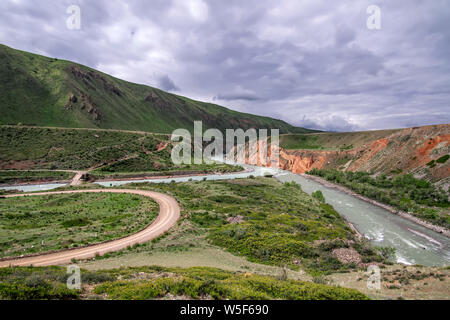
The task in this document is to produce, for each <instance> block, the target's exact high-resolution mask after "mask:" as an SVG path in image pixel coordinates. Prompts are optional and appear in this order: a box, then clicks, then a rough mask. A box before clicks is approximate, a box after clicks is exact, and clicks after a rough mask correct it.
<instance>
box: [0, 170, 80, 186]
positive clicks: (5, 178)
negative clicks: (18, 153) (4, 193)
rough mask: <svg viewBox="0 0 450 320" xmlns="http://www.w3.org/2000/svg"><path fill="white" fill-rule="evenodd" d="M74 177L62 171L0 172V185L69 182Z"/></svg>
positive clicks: (72, 174)
mask: <svg viewBox="0 0 450 320" xmlns="http://www.w3.org/2000/svg"><path fill="white" fill-rule="evenodd" d="M74 175H75V173H72V172H64V171H15V170H9V171H0V184H2V183H3V184H15V183H19V182H20V183H22V182H46V181H60V180H70V179H72V178H73V176H74Z"/></svg>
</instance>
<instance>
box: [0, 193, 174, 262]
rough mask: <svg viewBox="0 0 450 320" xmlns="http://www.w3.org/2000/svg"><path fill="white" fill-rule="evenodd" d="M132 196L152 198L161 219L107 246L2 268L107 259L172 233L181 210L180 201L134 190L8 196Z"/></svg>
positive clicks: (163, 195)
mask: <svg viewBox="0 0 450 320" xmlns="http://www.w3.org/2000/svg"><path fill="white" fill-rule="evenodd" d="M86 192H90V193H130V194H136V195H140V196H144V197H149V198H152V199H153V200H155V201H156V202H157V203H158V205H159V215H158V217H157V218H156V219H155V220H154V221H153V222H152V223H151V224H150V225H149V226H148V227H146V228H145V229H144V230H141V231H139V232H138V233H135V234H133V235H130V236H127V237H124V238H121V239H117V240H112V241H109V242H105V243H100V244H95V245H92V246H88V247H83V248H77V249H73V250H65V251H60V252H55V253H49V254H42V255H39V256H33V257H24V258H17V259H11V260H4V261H0V267H8V266H29V265H33V266H49V265H59V264H66V263H70V262H71V261H72V259H90V258H94V257H95V256H96V255H104V254H105V253H108V252H113V251H119V250H122V249H125V248H127V247H128V246H133V245H134V244H136V243H139V244H141V243H145V242H148V241H150V240H152V239H155V238H157V237H159V236H160V235H162V234H164V233H165V232H167V231H168V230H169V229H171V228H172V227H173V226H174V225H175V224H176V223H177V221H178V219H179V218H180V207H179V205H178V203H177V201H176V200H175V199H174V198H172V197H170V196H168V195H165V194H162V193H158V192H152V191H144V190H131V189H97V190H73V191H57V192H40V193H31V194H18V195H7V196H6V197H7V198H11V197H24V196H42V195H53V194H66V193H86Z"/></svg>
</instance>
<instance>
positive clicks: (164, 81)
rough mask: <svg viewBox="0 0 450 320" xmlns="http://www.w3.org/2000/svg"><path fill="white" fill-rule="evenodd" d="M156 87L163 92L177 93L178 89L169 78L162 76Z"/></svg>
mask: <svg viewBox="0 0 450 320" xmlns="http://www.w3.org/2000/svg"><path fill="white" fill-rule="evenodd" d="M158 86H159V88H161V89H163V90H165V91H179V90H180V88H178V87H177V86H176V85H175V83H174V82H173V81H172V79H170V78H169V76H168V75H167V74H166V75H163V76H161V77H160V78H159V80H158Z"/></svg>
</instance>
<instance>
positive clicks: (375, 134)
mask: <svg viewBox="0 0 450 320" xmlns="http://www.w3.org/2000/svg"><path fill="white" fill-rule="evenodd" d="M397 131H399V130H395V129H394V130H377V131H361V132H323V133H312V134H285V135H282V136H281V137H280V146H281V147H282V148H284V149H304V150H308V149H309V150H349V149H353V148H359V147H361V146H363V145H365V144H367V143H370V142H372V141H375V140H378V139H382V138H385V137H387V136H389V135H391V134H392V133H394V132H397Z"/></svg>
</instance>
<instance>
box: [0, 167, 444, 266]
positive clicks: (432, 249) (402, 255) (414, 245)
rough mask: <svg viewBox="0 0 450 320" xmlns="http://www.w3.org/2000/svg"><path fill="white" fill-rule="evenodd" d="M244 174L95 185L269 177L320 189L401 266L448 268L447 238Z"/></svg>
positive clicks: (360, 205)
mask: <svg viewBox="0 0 450 320" xmlns="http://www.w3.org/2000/svg"><path fill="white" fill-rule="evenodd" d="M244 167H245V169H246V172H239V173H229V174H214V175H206V176H190V177H173V178H167V179H143V180H127V181H110V182H96V183H97V184H99V185H102V186H105V187H116V186H120V185H125V184H129V183H139V182H149V183H170V182H172V181H175V182H186V181H189V180H192V181H201V180H203V179H205V178H206V179H207V180H228V179H237V178H248V177H250V176H264V175H267V174H271V175H273V176H274V177H275V178H276V179H278V180H279V181H281V182H292V181H295V182H296V183H298V184H300V185H301V186H302V189H303V191H305V192H307V193H309V194H311V193H312V192H314V191H316V190H321V191H322V193H323V195H324V196H325V199H326V201H327V202H328V203H329V204H331V205H332V206H333V207H334V208H335V209H336V211H338V212H339V213H340V214H341V215H342V216H343V217H344V218H345V219H347V220H348V221H349V222H351V223H352V224H353V225H354V226H355V228H356V229H357V230H358V231H359V232H360V233H361V234H363V235H365V236H366V237H367V238H368V239H369V240H370V242H371V243H372V244H373V245H375V246H390V247H394V248H395V249H396V259H397V262H398V263H402V264H421V265H425V266H448V265H450V239H449V238H447V237H445V236H443V235H441V234H439V233H436V232H434V231H432V230H429V229H427V228H425V227H422V226H420V225H417V224H415V223H414V222H411V221H409V220H406V219H404V218H402V217H400V216H397V215H394V214H392V213H390V212H388V211H386V210H384V209H382V208H380V207H378V206H375V205H373V204H370V203H368V202H365V201H363V200H360V199H358V198H355V197H353V196H351V195H348V194H346V193H344V192H342V191H339V190H337V189H334V188H329V187H326V186H324V185H322V184H320V183H318V182H315V181H313V180H310V179H307V178H305V177H304V176H300V175H297V174H293V173H291V172H288V171H283V170H279V169H271V168H264V167H255V166H249V165H244ZM64 185H65V184H43V185H26V186H12V187H1V188H0V189H6V190H10V189H18V190H20V191H23V192H33V191H45V190H51V189H55V188H58V187H61V186H64Z"/></svg>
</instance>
